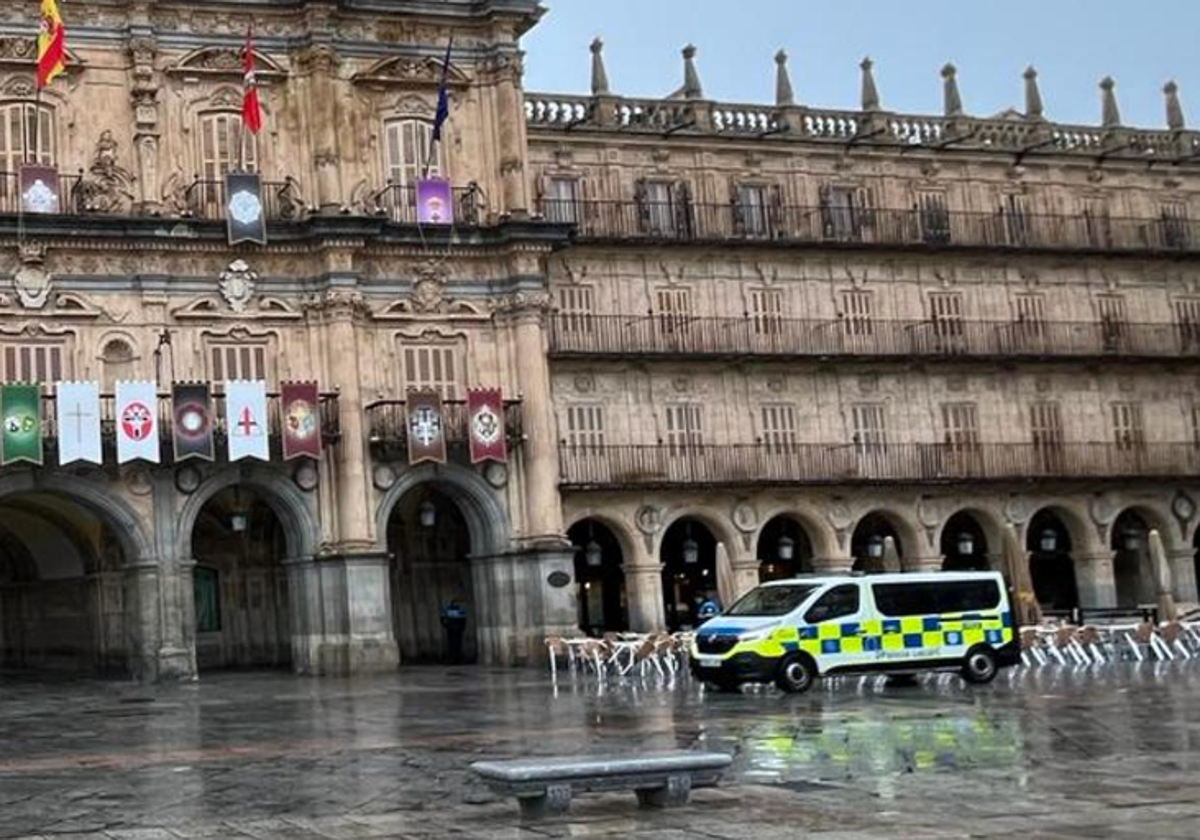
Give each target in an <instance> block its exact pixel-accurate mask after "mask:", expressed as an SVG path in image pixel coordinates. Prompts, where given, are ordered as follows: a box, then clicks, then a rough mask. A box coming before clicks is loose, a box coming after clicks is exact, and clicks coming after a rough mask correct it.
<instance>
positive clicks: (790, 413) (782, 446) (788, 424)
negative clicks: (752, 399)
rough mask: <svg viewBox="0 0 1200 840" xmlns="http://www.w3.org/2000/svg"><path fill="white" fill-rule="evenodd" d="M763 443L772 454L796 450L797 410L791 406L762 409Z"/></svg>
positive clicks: (765, 406) (769, 406) (770, 406)
mask: <svg viewBox="0 0 1200 840" xmlns="http://www.w3.org/2000/svg"><path fill="white" fill-rule="evenodd" d="M762 441H763V444H764V445H765V446H766V447H767V451H768V452H770V453H772V454H783V453H785V452H792V451H793V450H794V449H795V448H796V408H795V406H791V405H764V406H763V407H762Z"/></svg>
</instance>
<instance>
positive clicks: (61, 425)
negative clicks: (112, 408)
mask: <svg viewBox="0 0 1200 840" xmlns="http://www.w3.org/2000/svg"><path fill="white" fill-rule="evenodd" d="M55 395H56V397H55V402H56V411H57V415H58V416H57V420H58V463H59V464H63V465H66V464H73V463H75V462H76V461H90V462H91V463H93V464H102V463H104V455H103V454H102V452H101V450H100V385H99V384H98V383H95V382H59V383H57V384H56V385H55Z"/></svg>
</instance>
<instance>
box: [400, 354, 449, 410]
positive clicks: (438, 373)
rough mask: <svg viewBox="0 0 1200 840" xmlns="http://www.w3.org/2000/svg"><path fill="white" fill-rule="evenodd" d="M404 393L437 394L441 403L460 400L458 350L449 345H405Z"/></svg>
mask: <svg viewBox="0 0 1200 840" xmlns="http://www.w3.org/2000/svg"><path fill="white" fill-rule="evenodd" d="M403 357H404V390H405V391H437V392H438V393H439V394H441V395H442V399H444V400H456V399H458V398H459V389H460V387H461V384H462V376H461V374H460V372H459V369H458V366H459V355H458V352H457V348H456V347H454V346H453V345H450V344H405V345H404V347H403Z"/></svg>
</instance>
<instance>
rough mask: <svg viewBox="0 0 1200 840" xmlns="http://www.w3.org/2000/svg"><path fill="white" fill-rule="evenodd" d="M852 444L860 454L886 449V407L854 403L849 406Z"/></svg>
mask: <svg viewBox="0 0 1200 840" xmlns="http://www.w3.org/2000/svg"><path fill="white" fill-rule="evenodd" d="M851 418H852V419H853V423H854V445H855V448H857V449H858V452H859V454H860V455H868V454H874V453H878V452H885V451H887V443H888V440H887V438H888V435H887V407H886V406H883V405H856V406H852V407H851Z"/></svg>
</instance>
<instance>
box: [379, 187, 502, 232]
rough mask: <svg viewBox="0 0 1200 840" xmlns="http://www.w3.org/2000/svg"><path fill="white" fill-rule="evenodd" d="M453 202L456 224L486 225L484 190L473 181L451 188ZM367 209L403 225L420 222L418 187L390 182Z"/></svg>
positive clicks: (461, 225) (466, 225)
mask: <svg viewBox="0 0 1200 840" xmlns="http://www.w3.org/2000/svg"><path fill="white" fill-rule="evenodd" d="M450 192H451V200H452V201H453V202H454V224H455V225H458V226H460V227H478V226H479V225H481V224H483V222H484V218H485V216H486V213H487V208H486V202H485V200H484V194H483V191H482V190H481V189H480V188H479V187H478V186H476V185H474V184H472V185H470V186H466V187H454V188H453V189H452V190H451V191H450ZM371 202H372V203H371V206H370V207H369V208H367V209H368V210H370V211H371V212H373V213H374V214H375V215H378V216H386V217H387V218H388V219H390V220H391V221H393V222H395V223H396V224H400V225H415V224H417V190H416V187H415V186H412V185H410V184H392V183H389V184H388V185H387V186H385V187H384V188H383V189H381V190H379V191H378V192H376V193H375V194H374V195H373V196H372V197H371Z"/></svg>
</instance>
